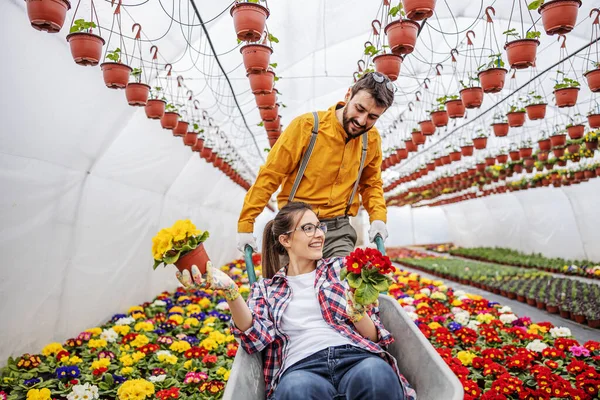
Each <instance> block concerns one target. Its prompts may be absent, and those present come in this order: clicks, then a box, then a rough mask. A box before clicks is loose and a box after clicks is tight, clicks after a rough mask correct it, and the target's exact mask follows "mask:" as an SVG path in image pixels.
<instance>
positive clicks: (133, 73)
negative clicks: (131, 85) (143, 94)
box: [131, 68, 142, 83]
mask: <svg viewBox="0 0 600 400" xmlns="http://www.w3.org/2000/svg"><path fill="white" fill-rule="evenodd" d="M131 76H133V78H134V79H135V81H136V82H137V83H140V80H141V79H142V69H141V68H134V69H133V71H131Z"/></svg>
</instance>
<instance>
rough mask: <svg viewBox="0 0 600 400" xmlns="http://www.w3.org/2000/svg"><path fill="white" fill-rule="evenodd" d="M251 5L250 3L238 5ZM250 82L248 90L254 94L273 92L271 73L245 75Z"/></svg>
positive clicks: (273, 74) (272, 76) (272, 75)
mask: <svg viewBox="0 0 600 400" xmlns="http://www.w3.org/2000/svg"><path fill="white" fill-rule="evenodd" d="M240 4H251V3H240ZM246 76H247V77H248V79H249V80H250V88H251V89H252V93H254V94H264V93H271V92H272V91H273V83H274V80H275V73H274V72H273V71H264V72H256V71H255V72H252V73H249V74H248V75H246Z"/></svg>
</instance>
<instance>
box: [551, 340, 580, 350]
mask: <svg viewBox="0 0 600 400" xmlns="http://www.w3.org/2000/svg"><path fill="white" fill-rule="evenodd" d="M554 346H555V347H556V348H557V349H560V350H562V351H565V350H569V347H571V346H579V342H578V341H577V340H575V339H568V338H558V339H556V340H555V341H554Z"/></svg>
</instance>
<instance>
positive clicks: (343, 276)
mask: <svg viewBox="0 0 600 400" xmlns="http://www.w3.org/2000/svg"><path fill="white" fill-rule="evenodd" d="M347 275H348V268H346V267H344V268H342V269H341V270H340V279H341V280H344V279H346V276H347Z"/></svg>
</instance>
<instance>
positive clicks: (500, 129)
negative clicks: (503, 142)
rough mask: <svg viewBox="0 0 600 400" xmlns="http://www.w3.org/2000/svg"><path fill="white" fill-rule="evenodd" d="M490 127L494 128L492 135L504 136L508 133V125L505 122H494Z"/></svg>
mask: <svg viewBox="0 0 600 400" xmlns="http://www.w3.org/2000/svg"><path fill="white" fill-rule="evenodd" d="M509 121H510V119H509ZM492 129H494V135H496V136H497V137H504V136H506V135H508V130H509V125H508V123H506V122H498V123H496V124H492Z"/></svg>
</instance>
